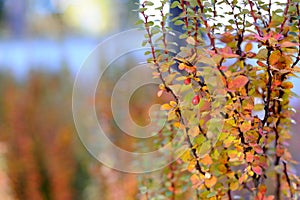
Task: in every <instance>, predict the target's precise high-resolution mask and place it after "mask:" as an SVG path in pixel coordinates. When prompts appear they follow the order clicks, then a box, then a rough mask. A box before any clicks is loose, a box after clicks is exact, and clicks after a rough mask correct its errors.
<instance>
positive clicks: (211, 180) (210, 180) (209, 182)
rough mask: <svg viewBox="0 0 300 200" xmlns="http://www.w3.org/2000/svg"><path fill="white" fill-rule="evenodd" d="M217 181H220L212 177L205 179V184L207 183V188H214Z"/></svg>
mask: <svg viewBox="0 0 300 200" xmlns="http://www.w3.org/2000/svg"><path fill="white" fill-rule="evenodd" d="M217 181H218V179H217V177H215V176H211V177H210V178H208V179H205V180H204V183H205V185H206V187H208V188H212V187H213V186H214V185H215V184H216V183H217Z"/></svg>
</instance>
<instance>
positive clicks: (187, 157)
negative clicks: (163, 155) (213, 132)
mask: <svg viewBox="0 0 300 200" xmlns="http://www.w3.org/2000/svg"><path fill="white" fill-rule="evenodd" d="M180 158H181V160H182V161H183V162H188V161H190V160H191V159H192V156H191V153H190V151H189V150H187V151H185V152H184V153H183V154H182V156H181V157H180Z"/></svg>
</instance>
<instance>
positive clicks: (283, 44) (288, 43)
mask: <svg viewBox="0 0 300 200" xmlns="http://www.w3.org/2000/svg"><path fill="white" fill-rule="evenodd" d="M280 46H281V47H297V46H299V44H296V43H293V42H289V41H285V42H283V43H281V45H280Z"/></svg>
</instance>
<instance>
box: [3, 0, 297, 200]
mask: <svg viewBox="0 0 300 200" xmlns="http://www.w3.org/2000/svg"><path fill="white" fill-rule="evenodd" d="M135 2H136V1H135V0H109V1H108V0H107V1H106V0H0V97H1V98H0V200H14V199H20V200H24V199H30V200H39V199H49V200H50V199H51V200H52V199H53V200H59V199H62V200H68V199H74V200H79V199H87V200H88V199H91V200H94V199H101V200H102V199H108V200H114V199H122V200H123V199H124V200H126V199H137V198H138V178H137V176H136V175H134V174H125V173H121V172H117V171H114V170H111V169H109V168H107V167H105V166H102V165H101V164H100V163H99V162H97V160H95V159H94V158H93V157H92V156H91V155H90V154H89V153H88V152H87V150H86V149H85V148H84V146H83V145H82V144H81V142H80V140H79V139H78V136H77V133H76V130H75V126H74V122H73V118H72V108H71V103H72V86H73V81H74V78H75V76H76V73H77V71H78V70H79V68H80V66H81V64H82V62H83V61H84V60H85V58H86V57H87V56H88V55H89V53H90V52H91V51H92V50H93V48H95V47H96V45H97V44H99V42H101V41H103V40H104V39H105V38H107V37H108V36H110V35H112V34H115V33H118V32H120V31H122V30H127V29H129V28H133V27H134V23H135V21H136V20H137V18H138V14H137V13H136V12H133V11H132V10H133V9H136V5H135V4H134V3H135ZM125 64H126V65H130V61H128V63H125ZM108 80H109V79H108ZM107 84H109V83H107ZM148 91H152V92H153V95H152V96H155V92H156V89H153V88H148ZM294 91H295V92H296V93H298V94H299V93H300V92H299V91H300V87H299V84H298V85H296V88H295V89H294ZM147 94H148V96H147V95H142V93H141V94H140V95H136V96H137V98H138V99H137V100H136V103H134V104H133V105H136V107H134V108H131V111H132V112H133V113H132V115H133V116H136V118H139V117H140V116H141V115H143V114H144V115H145V112H144V111H145V105H146V104H147V100H149V96H151V95H149V92H147ZM145 96H146V97H145ZM101 99H102V100H101V101H98V102H97V103H98V104H101V105H99V108H101V107H102V108H104V107H106V105H107V104H108V103H109V101H110V99H109V98H103V96H102V97H101ZM149 102H153V101H152V100H149ZM292 103H293V105H294V106H295V108H296V110H300V104H299V100H298V99H293V101H292ZM106 112H107V113H106ZM102 115H103V116H105V117H106V119H107V124H108V126H112V128H111V129H112V130H114V125H113V123H111V119H110V117H111V113H110V112H109V111H105V110H102ZM145 118H146V117H145ZM295 121H297V122H299V123H300V115H299V114H298V115H296V116H295ZM140 123H142V124H143V123H145V122H140ZM299 123H298V125H294V126H293V136H294V137H295V139H293V140H291V151H292V154H293V156H294V158H295V159H296V160H298V161H299V160H300V154H299V153H298V152H299V150H300V149H299V148H300V146H299V141H300V134H299V133H298V130H299V129H300V126H299ZM115 131H117V130H115ZM114 140H115V141H116V143H119V145H120V146H122V145H123V146H126V147H127V148H130V144H131V143H132V141H131V140H130V139H128V138H125V139H124V138H122V137H121V136H120V137H119V138H118V137H117V138H114ZM124 144H125V145H124ZM298 169H299V168H298ZM299 170H300V169H299Z"/></svg>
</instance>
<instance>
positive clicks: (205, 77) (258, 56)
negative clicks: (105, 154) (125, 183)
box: [138, 0, 300, 199]
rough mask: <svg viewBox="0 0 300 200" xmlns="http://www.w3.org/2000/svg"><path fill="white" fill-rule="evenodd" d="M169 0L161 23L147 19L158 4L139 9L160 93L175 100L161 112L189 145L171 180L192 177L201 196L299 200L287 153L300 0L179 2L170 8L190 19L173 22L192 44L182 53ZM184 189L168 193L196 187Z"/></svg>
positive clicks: (148, 3) (299, 35)
mask: <svg viewBox="0 0 300 200" xmlns="http://www.w3.org/2000/svg"><path fill="white" fill-rule="evenodd" d="M160 2H161V6H160V7H157V8H155V9H156V10H160V13H161V20H160V21H159V24H157V23H156V22H153V21H151V15H150V14H148V13H147V9H149V8H150V7H153V6H154V4H153V3H152V2H151V1H144V2H142V4H141V5H140V9H139V12H140V13H141V15H142V16H143V17H144V20H143V24H144V28H145V31H146V40H145V42H144V43H143V45H146V44H148V45H149V46H150V51H147V52H145V54H150V55H151V56H152V58H150V59H149V60H148V61H149V63H151V64H152V65H153V69H154V70H155V71H154V72H153V76H154V78H158V79H159V80H160V81H161V85H160V86H159V91H158V93H157V95H158V96H162V95H164V94H169V95H171V96H172V100H171V101H170V102H168V103H166V104H163V105H162V107H161V109H162V110H167V113H168V114H167V119H168V125H167V126H171V127H174V128H176V129H179V130H182V133H183V135H184V137H185V140H186V144H185V145H183V146H184V147H185V151H184V153H183V154H182V156H181V159H180V162H176V163H173V164H172V165H171V167H172V170H171V172H172V173H173V175H174V174H176V175H177V176H179V177H173V176H172V175H170V180H171V182H172V180H174V179H175V180H177V179H180V178H182V177H183V178H182V179H187V178H189V180H190V185H191V188H192V190H194V191H195V193H194V194H195V195H196V198H197V199H221V198H222V199H223V198H225V199H233V196H234V195H235V196H236V195H238V196H241V197H246V198H250V197H252V198H254V199H286V198H289V199H297V198H299V183H300V180H299V178H298V177H297V175H296V174H295V171H294V170H293V167H292V166H291V164H293V163H295V161H294V160H293V159H292V156H291V154H290V153H289V150H288V148H287V147H288V142H287V141H288V139H290V137H291V136H290V134H289V127H290V124H291V122H292V119H291V116H292V115H293V113H294V112H295V110H294V109H293V108H292V107H291V106H290V104H289V99H290V98H291V97H292V96H294V93H293V92H292V91H291V89H292V88H293V83H292V82H290V81H289V79H290V77H295V76H296V75H295V74H296V73H297V72H300V69H299V67H298V64H299V63H300V62H299V60H300V47H299V43H300V5H299V2H298V0H287V2H284V3H280V2H276V1H272V0H270V1H269V2H264V1H260V0H258V1H254V0H240V1H237V0H232V1H231V0H212V1H210V0H209V1H208V0H190V1H185V0H178V1H173V3H172V4H171V5H170V7H171V8H179V9H181V10H182V12H181V13H180V15H179V16H172V17H173V21H172V23H174V24H175V25H177V26H180V27H181V28H182V30H184V31H183V33H182V34H181V35H180V36H179V38H180V39H185V40H186V44H185V45H183V46H180V52H177V55H175V56H174V52H173V50H172V49H171V48H170V45H169V44H170V43H172V44H173V43H174V41H169V40H168V34H169V33H170V32H172V30H171V29H170V28H169V27H168V26H167V19H168V17H170V14H164V13H163V8H164V6H165V5H166V4H167V3H168V1H166V0H161V1H160ZM138 23H141V21H139V22H138ZM176 63H177V64H179V65H178V68H179V70H174V69H175V67H174V65H175V64H176ZM170 133H171V134H165V135H164V136H165V137H169V138H170V137H172V132H170ZM170 156H171V155H170ZM174 166H176V167H174ZM178 170H179V171H180V172H181V173H178V172H177V171H178ZM183 170H185V171H188V172H189V175H188V176H187V175H186V173H182V171H183ZM162 173H163V172H162ZM168 173H170V170H169V171H168ZM185 181H186V180H185ZM182 187H183V186H182V185H181V186H180V185H179V184H178V185H177V186H176V187H175V188H174V187H171V188H169V192H171V194H173V195H166V196H167V197H168V196H169V197H170V199H175V197H176V196H178V195H182V194H183V193H184V191H189V190H191V188H189V189H185V190H183V189H182ZM158 193H159V194H160V195H162V194H165V193H162V192H161V191H160V192H158ZM153 196H155V195H153ZM150 198H151V197H149V196H148V197H147V199H150ZM154 199H155V198H154Z"/></svg>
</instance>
